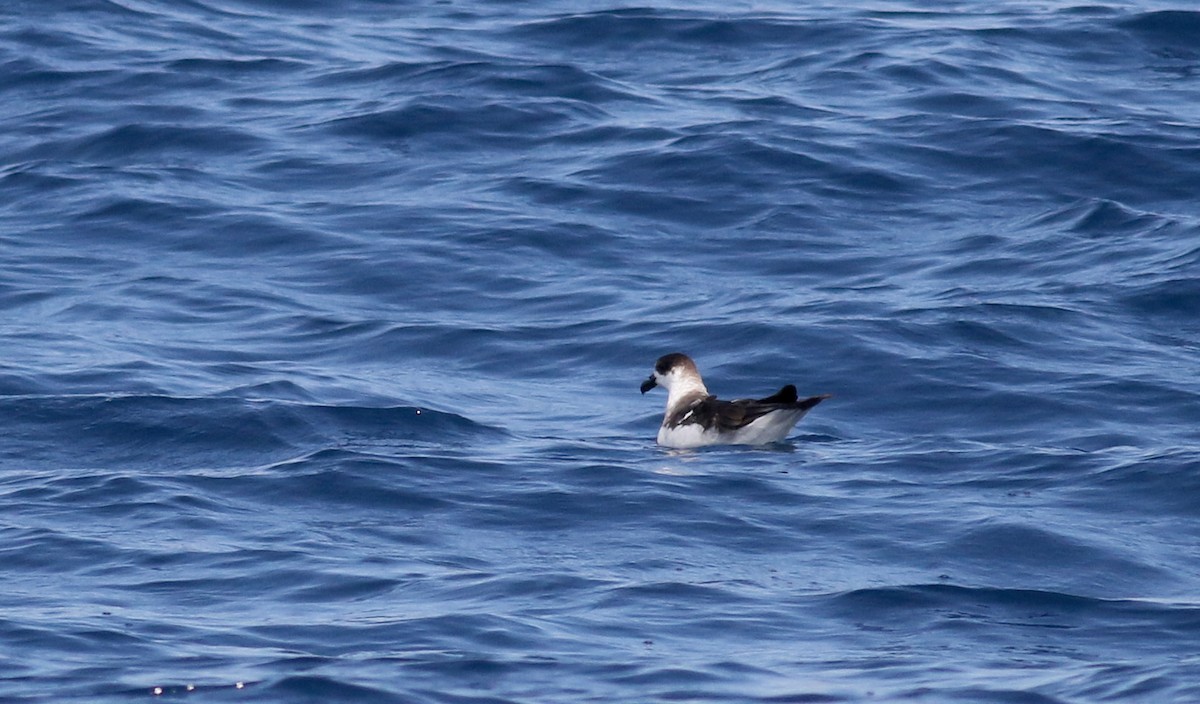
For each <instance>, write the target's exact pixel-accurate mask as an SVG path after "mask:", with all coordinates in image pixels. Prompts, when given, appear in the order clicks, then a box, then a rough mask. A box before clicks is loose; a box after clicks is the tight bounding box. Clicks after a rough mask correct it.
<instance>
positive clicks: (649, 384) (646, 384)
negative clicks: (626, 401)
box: [642, 374, 658, 393]
mask: <svg viewBox="0 0 1200 704" xmlns="http://www.w3.org/2000/svg"><path fill="white" fill-rule="evenodd" d="M655 386H658V380H657V379H655V378H654V375H653V374H651V375H650V378H649V379H647V380H645V381H643V382H642V393H646V392H647V391H649V390H650V389H653V388H654V387H655Z"/></svg>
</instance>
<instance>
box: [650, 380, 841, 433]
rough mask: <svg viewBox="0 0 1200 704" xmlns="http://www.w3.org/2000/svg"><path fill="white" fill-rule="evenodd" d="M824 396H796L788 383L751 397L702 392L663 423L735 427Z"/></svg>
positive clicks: (798, 408) (805, 406) (811, 403)
mask: <svg viewBox="0 0 1200 704" xmlns="http://www.w3.org/2000/svg"><path fill="white" fill-rule="evenodd" d="M827 398H829V394H822V395H820V396H810V397H808V398H806V399H803V400H800V398H799V396H798V395H797V394H796V387H795V386H794V385H792V384H788V385H787V386H785V387H783V388H782V389H780V390H779V391H777V392H775V393H774V394H772V395H770V396H767V397H766V398H760V399H753V400H752V399H737V400H734V401H722V400H720V399H718V398H717V397H716V396H704V397H701V398H698V399H696V401H695V402H693V403H691V404H689V405H687V406H685V407H684V408H681V409H679V410H678V411H676V412H675V413H673V414H672V415H671V417H670V418H668V419H667V423H666V424H667V426H668V427H671V428H676V427H679V426H684V425H691V424H693V423H694V424H698V425H700V426H701V427H702V428H705V429H709V428H714V427H716V428H720V429H721V430H738V429H739V428H744V427H746V426H747V425H750V424H751V423H753V422H754V421H756V420H758V419H759V418H761V417H763V416H765V415H766V414H768V413H771V412H773V411H789V410H790V411H807V410H808V409H810V408H812V407H813V406H815V405H817V404H818V403H820V402H821V401H824V400H825V399H827Z"/></svg>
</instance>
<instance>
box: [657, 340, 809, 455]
mask: <svg viewBox="0 0 1200 704" xmlns="http://www.w3.org/2000/svg"><path fill="white" fill-rule="evenodd" d="M655 386H661V387H663V388H664V389H666V390H667V411H666V413H665V414H663V422H662V427H660V428H659V429H658V444H659V445H663V446H665V447H679V448H685V447H703V446H705V445H765V444H767V443H772V442H778V441H780V440H782V439H784V438H785V437H786V436H787V434H788V433H789V432H791V430H792V428H793V427H794V426H795V425H796V422H797V421H799V420H800V419H801V418H803V417H804V414H805V413H808V411H809V409H811V408H812V407H813V406H815V405H817V404H818V403H820V402H821V401H824V400H825V399H827V398H829V396H830V395H829V394H822V395H820V396H810V397H808V398H806V399H804V400H800V399H799V397H797V395H796V387H795V386H793V385H791V384H788V385H787V386H785V387H783V388H782V389H780V390H779V391H777V392H775V393H774V394H772V395H770V396H767V397H766V398H760V399H757V400H751V399H737V400H734V401H721V400H719V399H718V398H717V397H716V396H713V395H712V394H710V393H708V389H707V388H706V387H705V386H704V380H703V379H701V378H700V372H699V370H697V369H696V363H695V362H693V361H692V358H691V357H688V356H687V355H686V354H682V353H679V352H672V353H671V354H666V355H663V356H662V357H659V358H658V362H657V363H655V365H654V372H653V373H652V374H651V375H650V378H649V379H647V380H645V381H643V382H642V393H646V392H647V391H649V390H650V389H653V388H654V387H655Z"/></svg>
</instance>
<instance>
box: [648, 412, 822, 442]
mask: <svg viewBox="0 0 1200 704" xmlns="http://www.w3.org/2000/svg"><path fill="white" fill-rule="evenodd" d="M805 413H807V411H775V412H773V413H768V414H767V415H765V416H763V417H762V418H759V419H757V420H755V421H754V422H753V423H750V424H749V425H747V426H745V427H743V428H738V429H737V430H732V431H730V430H726V431H720V430H718V429H716V428H713V429H711V430H705V429H704V428H703V427H701V426H700V425H699V424H696V423H693V424H690V425H681V426H678V427H675V428H668V427H667V426H665V425H664V426H662V427H660V428H659V429H658V444H659V445H662V446H663V447H676V448H689V447H705V446H708V445H765V444H767V443H772V442H779V441H780V440H782V439H784V438H785V437H787V434H788V433H789V432H791V430H792V428H793V427H795V425H796V423H797V422H798V421H799V420H800V419H801V418H803V417H804V414H805Z"/></svg>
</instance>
